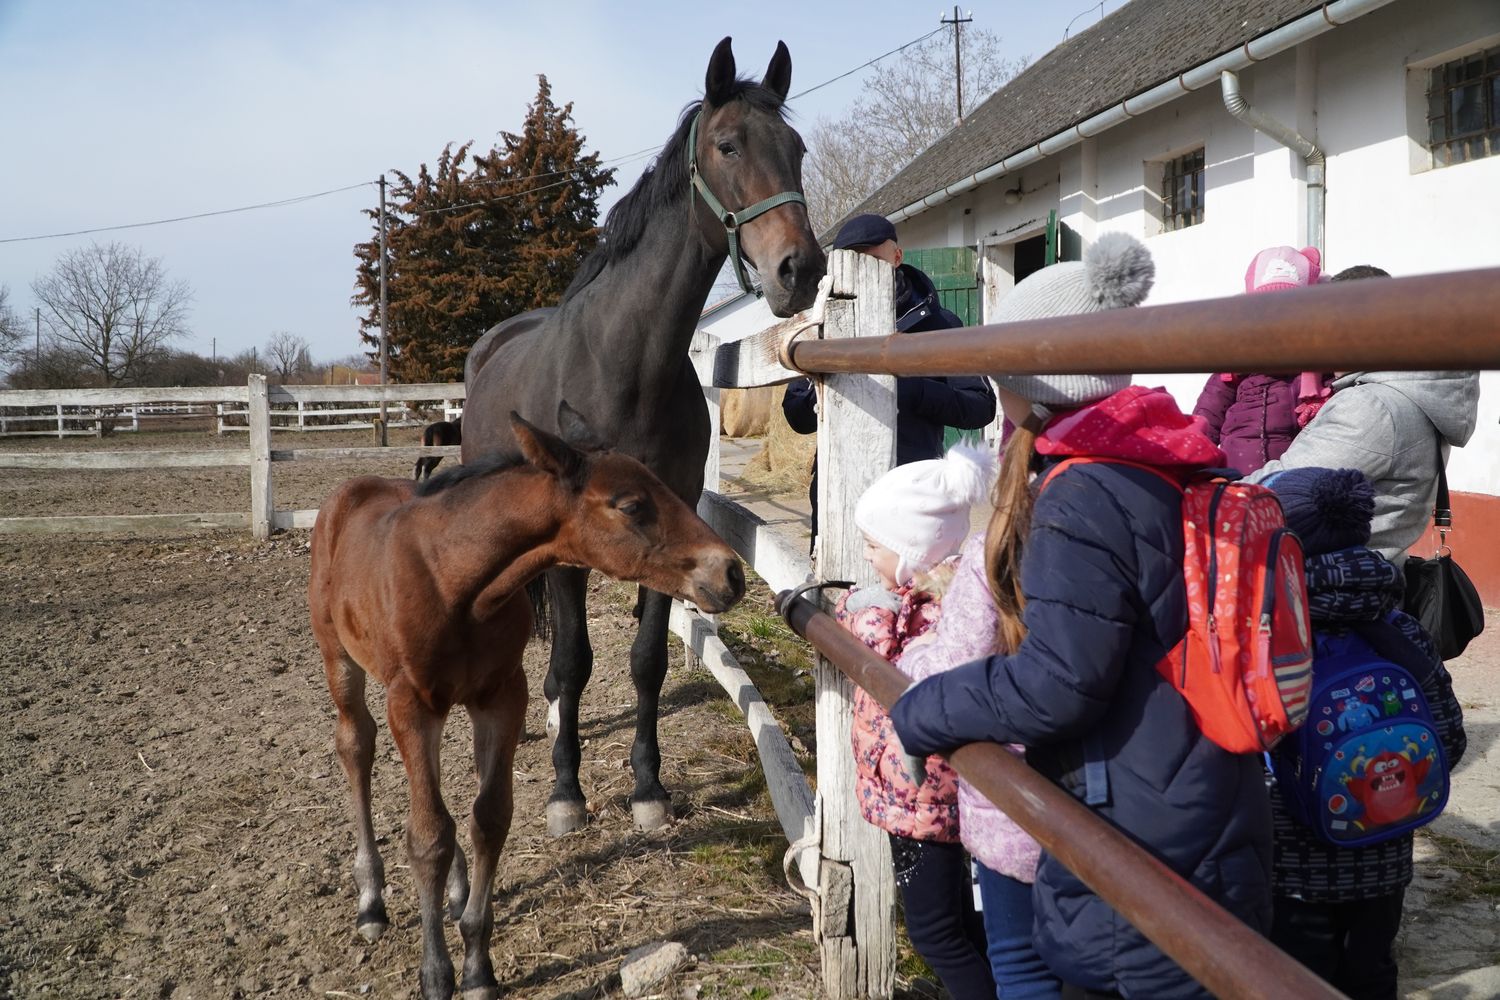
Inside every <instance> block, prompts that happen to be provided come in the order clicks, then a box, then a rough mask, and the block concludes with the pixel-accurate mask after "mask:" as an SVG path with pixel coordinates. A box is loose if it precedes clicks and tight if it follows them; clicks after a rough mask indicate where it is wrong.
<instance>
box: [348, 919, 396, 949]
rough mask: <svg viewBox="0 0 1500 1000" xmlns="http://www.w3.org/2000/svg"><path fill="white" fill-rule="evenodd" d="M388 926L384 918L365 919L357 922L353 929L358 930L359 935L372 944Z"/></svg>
mask: <svg viewBox="0 0 1500 1000" xmlns="http://www.w3.org/2000/svg"><path fill="white" fill-rule="evenodd" d="M389 926H390V924H389V923H388V922H387V921H385V920H367V921H365V922H363V923H361V924H359V925H358V926H357V927H356V928H355V930H357V931H359V936H360V937H362V938H364V939H365V940H366V941H368V942H369V943H370V944H374V943H375V942H376V941H379V940H380V938H381V936H382V935H383V934H385V929H386V928H387V927H389Z"/></svg>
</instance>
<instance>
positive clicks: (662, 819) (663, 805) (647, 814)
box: [630, 799, 672, 833]
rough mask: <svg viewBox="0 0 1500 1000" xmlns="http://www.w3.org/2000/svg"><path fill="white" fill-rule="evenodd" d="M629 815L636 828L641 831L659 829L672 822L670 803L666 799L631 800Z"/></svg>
mask: <svg viewBox="0 0 1500 1000" xmlns="http://www.w3.org/2000/svg"><path fill="white" fill-rule="evenodd" d="M630 816H631V818H632V819H633V820H635V828H636V830H637V831H639V832H641V833H650V832H651V831H652V830H660V829H661V828H662V827H664V826H666V825H667V824H668V823H670V822H672V803H671V802H670V801H668V800H666V799H652V800H651V801H649V802H632V803H630Z"/></svg>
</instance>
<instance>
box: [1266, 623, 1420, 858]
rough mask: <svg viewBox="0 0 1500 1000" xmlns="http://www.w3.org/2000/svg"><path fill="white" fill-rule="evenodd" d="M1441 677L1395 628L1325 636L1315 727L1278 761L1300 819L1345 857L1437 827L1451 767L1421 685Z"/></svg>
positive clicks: (1310, 718)
mask: <svg viewBox="0 0 1500 1000" xmlns="http://www.w3.org/2000/svg"><path fill="white" fill-rule="evenodd" d="M1431 669H1432V667H1431V664H1430V663H1427V662H1426V661H1425V659H1424V657H1423V655H1422V653H1421V651H1420V650H1418V649H1417V648H1416V647H1414V646H1412V645H1411V643H1410V642H1408V641H1407V640H1406V638H1405V637H1404V636H1402V635H1401V634H1400V633H1399V632H1398V631H1396V630H1395V629H1394V628H1393V627H1391V626H1389V625H1388V624H1387V623H1386V622H1370V623H1367V625H1361V626H1358V627H1356V628H1355V629H1352V630H1351V631H1349V632H1346V633H1343V634H1338V635H1334V634H1328V633H1318V634H1317V635H1316V646H1315V652H1314V660H1313V693H1312V699H1311V702H1310V704H1309V710H1308V715H1307V722H1306V724H1304V725H1303V726H1302V728H1301V729H1300V730H1298V731H1297V732H1296V733H1294V734H1292V736H1291V738H1290V739H1287V740H1285V741H1283V742H1282V743H1281V745H1280V746H1278V747H1277V748H1276V749H1275V750H1274V751H1272V753H1271V766H1272V770H1273V771H1274V773H1275V775H1276V781H1277V784H1278V785H1279V786H1280V788H1281V792H1282V795H1283V797H1284V799H1285V801H1286V804H1287V808H1288V811H1289V812H1290V813H1291V815H1292V816H1293V817H1295V818H1296V819H1297V820H1298V821H1299V822H1301V823H1302V824H1303V825H1305V826H1307V827H1309V828H1311V829H1312V830H1313V831H1314V832H1315V833H1317V834H1318V836H1319V837H1321V838H1322V839H1323V840H1326V841H1328V842H1329V843H1331V844H1336V845H1338V846H1341V847H1360V846H1363V845H1365V844H1373V843H1377V842H1379V841H1382V840H1388V839H1389V838H1391V837H1394V836H1398V835H1400V834H1403V833H1406V832H1407V831H1409V830H1414V829H1416V828H1417V827H1419V826H1423V825H1425V824H1427V823H1430V822H1432V821H1433V820H1434V819H1436V818H1437V816H1438V814H1439V813H1441V812H1442V811H1443V807H1444V806H1445V805H1446V804H1447V802H1448V762H1447V758H1446V755H1445V754H1444V752H1443V747H1442V743H1441V741H1440V740H1439V739H1438V732H1437V728H1436V726H1435V725H1434V723H1433V716H1432V710H1431V709H1430V708H1429V707H1428V704H1427V697H1426V695H1424V694H1423V692H1422V687H1421V684H1420V683H1418V680H1417V678H1418V677H1420V676H1425V675H1426V674H1427V673H1430V672H1431Z"/></svg>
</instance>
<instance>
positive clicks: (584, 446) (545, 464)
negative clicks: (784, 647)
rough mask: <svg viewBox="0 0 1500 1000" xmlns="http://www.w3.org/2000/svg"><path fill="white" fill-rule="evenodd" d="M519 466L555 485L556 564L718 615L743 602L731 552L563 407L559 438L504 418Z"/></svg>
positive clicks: (679, 502) (738, 571)
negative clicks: (558, 515)
mask: <svg viewBox="0 0 1500 1000" xmlns="http://www.w3.org/2000/svg"><path fill="white" fill-rule="evenodd" d="M510 423H511V430H512V431H513V432H514V434H515V437H516V443H517V444H518V445H519V447H520V449H521V454H522V455H523V456H524V457H525V459H526V461H527V462H528V463H529V464H530V465H532V466H534V467H536V468H537V469H540V470H541V471H543V472H545V473H547V474H548V475H549V476H552V477H554V478H555V479H556V480H557V484H558V486H559V487H560V489H559V491H558V495H559V496H560V497H561V500H560V501H559V502H560V503H561V504H562V508H563V509H562V515H563V516H562V521H563V524H562V528H561V530H560V531H559V533H558V536H557V541H556V545H557V547H558V549H559V555H560V561H561V562H563V563H566V564H568V565H574V566H588V567H591V568H593V569H597V570H599V571H600V572H602V573H605V574H607V575H609V576H612V577H615V578H617V579H621V580H631V581H633V582H636V583H642V584H645V585H646V586H647V587H650V588H651V589H652V590H656V591H660V592H661V593H664V594H670V595H672V596H673V597H675V598H678V599H679V600H683V601H689V602H691V603H693V604H695V605H697V606H698V607H700V608H702V609H703V610H705V611H709V612H720V611H726V610H728V609H729V608H730V607H732V606H733V605H734V604H735V603H736V602H737V601H739V599H740V598H741V597H743V596H745V572H744V570H743V569H742V568H741V567H740V561H739V558H738V557H737V556H736V555H735V554H734V550H733V549H731V548H730V547H729V546H728V545H726V544H724V542H723V540H721V539H720V538H719V536H718V535H716V534H714V532H713V529H712V528H710V527H709V526H708V525H707V524H705V523H704V522H703V519H702V518H700V517H699V516H698V515H697V514H696V513H695V512H694V511H693V510H692V508H690V507H688V505H687V504H685V503H683V502H682V499H681V498H680V497H678V496H677V494H675V493H673V492H672V491H671V490H670V489H668V488H667V486H666V484H664V483H663V482H662V481H661V480H660V479H657V478H656V476H655V475H654V474H652V472H651V470H649V469H647V468H646V467H645V466H644V465H642V464H641V463H640V462H638V461H636V460H635V459H633V458H631V457H630V456H628V455H622V454H620V453H618V452H614V451H609V450H607V449H606V448H605V447H604V446H603V445H602V444H601V443H600V442H599V440H598V439H597V438H596V437H595V435H594V433H593V431H591V430H590V429H589V427H588V425H587V424H586V423H585V422H584V419H583V417H582V416H580V415H579V414H578V412H577V411H575V410H574V409H573V408H572V407H570V406H569V405H568V404H567V403H566V402H563V403H562V404H561V406H559V408H558V417H557V423H558V427H559V429H560V430H561V431H562V434H561V436H559V435H556V434H548V433H547V432H546V431H543V430H541V429H539V428H537V427H535V426H534V425H532V424H530V423H528V422H527V421H525V420H523V419H522V418H521V417H520V416H519V415H517V414H516V413H515V412H512V413H511V415H510Z"/></svg>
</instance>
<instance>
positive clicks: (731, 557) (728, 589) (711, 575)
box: [692, 552, 745, 615]
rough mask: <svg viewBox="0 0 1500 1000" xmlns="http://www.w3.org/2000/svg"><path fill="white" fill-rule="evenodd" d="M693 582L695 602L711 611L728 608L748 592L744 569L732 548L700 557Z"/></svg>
mask: <svg viewBox="0 0 1500 1000" xmlns="http://www.w3.org/2000/svg"><path fill="white" fill-rule="evenodd" d="M692 583H693V588H692V594H693V603H694V604H696V605H698V607H699V608H701V609H702V610H704V611H707V612H708V613H709V614H715V615H716V614H719V613H720V612H723V611H728V610H729V609H730V608H732V607H734V606H735V605H736V604H738V603H739V602H740V598H742V597H744V596H745V570H744V567H742V566H741V565H740V560H739V557H738V556H736V555H735V554H734V553H733V552H729V554H728V555H727V556H724V555H714V556H711V557H708V558H705V559H701V560H699V562H698V565H697V567H696V568H695V569H694V571H693V577H692Z"/></svg>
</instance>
